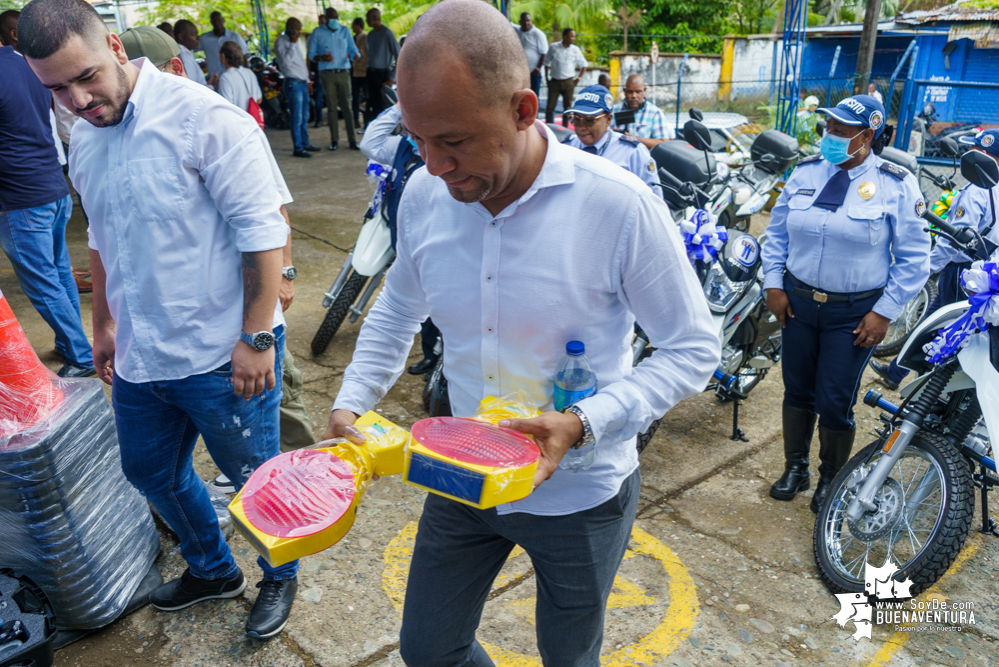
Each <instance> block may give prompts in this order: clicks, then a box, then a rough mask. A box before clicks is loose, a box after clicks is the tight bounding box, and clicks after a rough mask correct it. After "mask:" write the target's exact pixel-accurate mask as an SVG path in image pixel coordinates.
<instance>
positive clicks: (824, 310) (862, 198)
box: [761, 95, 930, 513]
mask: <svg viewBox="0 0 999 667" xmlns="http://www.w3.org/2000/svg"><path fill="white" fill-rule="evenodd" d="M819 113H824V114H826V116H827V117H828V119H829V120H828V124H827V125H826V131H825V133H824V134H823V136H822V143H821V145H820V147H819V148H820V151H821V154H820V155H815V156H811V157H808V158H804V159H802V160H798V165H797V166H796V167H795V169H794V173H792V174H791V177H790V178H789V179H788V181H787V184H786V185H785V186H784V190H783V192H781V195H780V197H778V198H777V203H776V205H775V206H774V208H773V211H771V213H770V224H769V225H768V226H767V242H766V244H764V246H763V250H762V253H761V255H762V257H763V272H764V282H763V287H764V288H765V289H766V291H767V309H768V310H769V311H770V312H771V313H773V314H774V316H775V317H776V318H777V319H778V321H779V322H780V324H781V327H782V328H783V331H782V341H783V344H782V348H781V354H782V356H783V359H782V360H781V367H782V370H783V374H784V403H783V407H782V420H783V435H784V459H785V467H784V474H783V475H782V476H781V477H780V479H778V480H777V481H776V482H775V483H774V485H773V486H772V487H771V488H770V496H771V497H773V498H776V499H777V500H792V499H793V498H794V497H795V496H796V495H797V494H798V493H799V492H800V491H805V490H807V489H808V488H809V487H810V481H809V472H808V463H809V461H808V455H809V449H810V446H811V440H812V430H813V429H814V428H815V422H816V418H818V431H819V460H820V465H819V475H820V479H819V482H818V484H817V485H816V488H815V493H814V495H813V496H812V502H811V509H812V511H813V512H816V513H818V512H819V511H820V509H821V508H822V506H823V500H824V497H825V493H826V490H827V489H828V488H829V485H830V484H831V483H832V481H833V479H834V478H835V476H836V473H837V472H839V470H840V469H841V468H842V467H843V465H844V464H845V463H846V462H847V460H848V459H849V458H850V452H851V450H852V448H853V441H854V436H855V434H856V428H855V426H856V424H855V422H854V420H853V406H854V404H855V403H856V402H857V388H858V387H859V385H860V378H861V375H862V374H863V372H864V367H865V366H866V365H867V362H868V361H869V360H870V357H871V353H872V352H873V351H874V348H875V346H877V345H878V343H880V342H881V341H882V340H883V339H884V337H885V333H886V332H887V331H888V324H889V323H890V322H891V321H892V320H894V319H895V318H897V317H898V316H899V314H900V313H901V312H902V308H903V307H904V306H905V304H907V303H908V302H909V300H910V299H911V298H912V297H913V296H915V294H916V292H918V291H919V289H920V288H921V287H922V286H923V283H925V282H926V278H927V276H928V275H929V255H930V238H929V235H928V234H927V233H926V232H925V231H924V229H925V227H926V223H925V221H924V220H923V219H922V214H923V212H924V211H925V210H926V202H924V201H923V197H922V195H921V194H920V192H919V185H918V183H917V182H916V178H915V177H914V176H913V175H912V174H911V173H909V171H907V170H906V169H904V168H902V167H899V166H897V165H895V164H892V163H891V162H887V161H885V160H883V159H881V157H880V156H879V153H881V151H882V149H884V147H885V145H887V143H888V141H889V140H890V139H891V136H892V131H891V130H892V128H886V125H885V118H886V117H885V108H884V105H882V104H881V103H880V102H878V101H877V100H876V99H874V98H873V97H870V96H868V95H855V96H854V97H848V98H846V99H845V100H843V101H842V102H840V103H839V104H837V105H836V106H835V107H832V108H828V109H819Z"/></svg>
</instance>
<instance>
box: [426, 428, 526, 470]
mask: <svg viewBox="0 0 999 667" xmlns="http://www.w3.org/2000/svg"><path fill="white" fill-rule="evenodd" d="M412 433H413V438H414V439H415V440H416V441H417V442H419V443H420V444H421V445H423V446H424V447H426V448H427V449H429V450H431V451H434V452H437V453H438V454H440V455H442V456H446V457H448V458H450V459H454V460H456V461H462V462H465V463H472V464H476V465H486V466H492V467H494V468H513V467H519V466H524V465H530V464H531V463H534V462H535V461H537V460H538V457H539V456H540V455H541V452H540V450H539V449H538V446H537V445H536V444H534V442H533V441H532V440H531V439H530V438H528V437H527V436H526V435H524V434H522V433H518V432H517V431H511V430H510V429H506V428H500V427H499V426H494V425H493V424H488V423H486V422H480V421H477V420H475V419H463V418H460V417H431V418H430V419H421V420H420V421H418V422H416V423H415V424H413V430H412Z"/></svg>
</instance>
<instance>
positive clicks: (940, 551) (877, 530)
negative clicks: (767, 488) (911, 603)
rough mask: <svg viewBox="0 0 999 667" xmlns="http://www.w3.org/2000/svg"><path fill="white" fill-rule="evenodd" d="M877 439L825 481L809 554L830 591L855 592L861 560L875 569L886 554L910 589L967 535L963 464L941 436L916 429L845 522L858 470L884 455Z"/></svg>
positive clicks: (967, 480) (925, 581)
mask: <svg viewBox="0 0 999 667" xmlns="http://www.w3.org/2000/svg"><path fill="white" fill-rule="evenodd" d="M879 445H880V442H873V443H871V444H870V445H868V446H867V447H865V448H864V449H863V450H861V452H860V453H858V454H857V455H856V456H854V457H853V458H852V459H850V461H849V463H847V464H846V465H845V466H843V469H842V470H840V471H839V474H837V475H836V478H835V479H834V480H833V483H832V486H830V488H829V490H828V491H827V493H826V497H825V500H824V501H823V503H822V507H821V508H820V509H819V514H818V516H817V517H816V520H815V531H814V533H813V537H812V543H813V547H814V550H815V560H816V562H817V563H818V566H819V572H820V573H821V575H822V579H823V580H824V581H825V583H826V585H827V586H828V587H829V589H830V590H832V591H833V592H834V593H862V592H865V588H864V575H865V570H866V568H865V565H867V564H868V563H869V564H870V565H871V566H872V567H881V566H883V565H885V564H886V562H887V561H888V559H889V558H891V560H892V562H894V563H895V564H896V565H897V566H898V568H899V572H898V573H897V574H896V575H895V576H894V579H895V580H896V581H904V580H905V579H906V578H909V579H911V580H912V583H913V585H912V588H911V589H910V593H911V594H912V595H917V594H918V593H919V592H920V591H923V590H925V589H926V588H928V587H929V586H931V585H932V584H933V583H934V582H936V581H937V580H938V579H939V578H940V577H941V576H943V573H944V572H946V571H947V568H948V567H950V565H951V563H953V562H954V559H955V558H957V555H958V553H960V551H961V547H962V546H964V541H965V540H966V539H967V537H968V531H969V529H970V527H971V521H972V518H973V517H974V513H975V508H974V500H975V494H974V486H973V483H972V479H971V468H970V466H969V465H968V462H967V460H966V459H965V458H964V457H963V456H961V455H960V454H958V453H957V452H956V451H954V448H953V447H952V446H951V444H950V443H949V442H948V441H947V440H946V439H944V438H943V437H941V436H939V435H936V434H934V433H930V432H927V431H921V432H919V433H918V434H916V436H915V437H914V438H913V439H912V441H911V442H910V443H909V446H908V447H907V448H906V450H905V452H903V453H902V456H901V458H899V460H898V461H896V462H895V465H894V466H893V467H892V469H891V470H890V471H889V473H888V477H887V478H886V479H885V481H884V483H883V485H882V488H881V490H880V491H878V493H877V495H876V496H875V498H874V502H875V504H876V505H877V506H878V507H877V509H876V510H875V511H873V512H868V513H866V514H865V515H864V516H863V517H861V519H860V520H859V521H857V522H851V521H849V520H848V519H847V517H846V510H847V507H849V505H850V502H851V501H852V500H853V499H854V497H855V496H856V494H857V492H858V491H859V490H860V488H861V487H862V486H863V481H862V479H863V478H864V477H865V471H867V470H873V469H874V466H875V465H876V464H877V462H878V461H879V460H880V459H881V457H882V456H883V455H884V454H883V452H882V451H881V449H880V447H879ZM868 466H869V467H868Z"/></svg>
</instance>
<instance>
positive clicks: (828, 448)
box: [809, 426, 857, 514]
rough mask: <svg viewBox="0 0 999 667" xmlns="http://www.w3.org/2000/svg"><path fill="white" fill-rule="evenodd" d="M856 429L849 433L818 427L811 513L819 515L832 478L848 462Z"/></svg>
mask: <svg viewBox="0 0 999 667" xmlns="http://www.w3.org/2000/svg"><path fill="white" fill-rule="evenodd" d="M856 433H857V431H856V429H850V430H849V431H830V430H829V429H827V428H826V427H824V426H820V427H819V461H821V463H819V483H818V484H816V485H815V494H814V495H813V496H812V503H811V504H810V505H809V507H811V509H812V511H813V512H815V513H816V514H818V513H819V508H821V507H822V501H823V500H824V499H825V496H826V490H827V489H828V488H829V485H830V484H832V481H833V478H834V477H836V473H838V472H839V471H840V468H842V467H843V466H845V465H846V462H847V461H849V460H850V451H851V450H852V449H853V437H854V435H856Z"/></svg>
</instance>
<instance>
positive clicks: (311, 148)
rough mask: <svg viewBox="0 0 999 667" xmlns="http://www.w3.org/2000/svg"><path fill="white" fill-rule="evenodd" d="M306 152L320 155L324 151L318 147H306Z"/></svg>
mask: <svg viewBox="0 0 999 667" xmlns="http://www.w3.org/2000/svg"><path fill="white" fill-rule="evenodd" d="M305 150H307V151H309V152H310V153H318V152H319V151H321V150H322V148H319V147H318V146H306V147H305Z"/></svg>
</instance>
